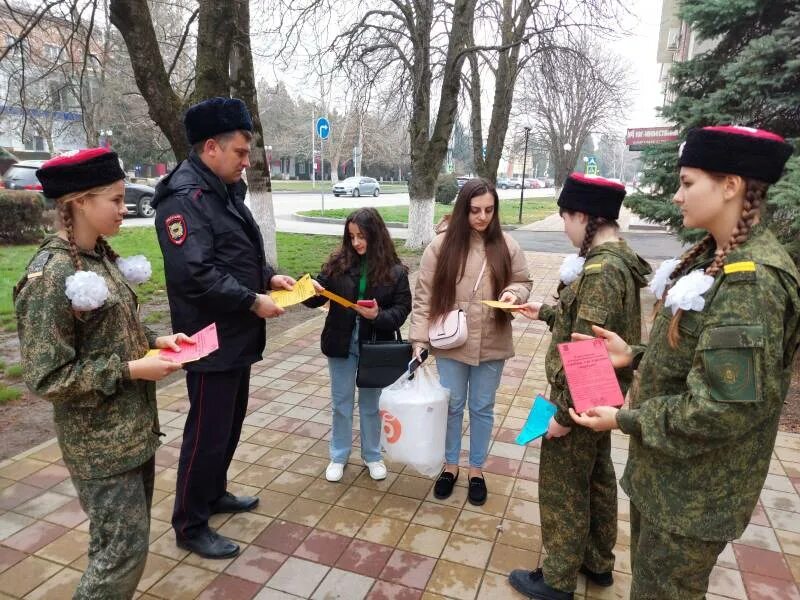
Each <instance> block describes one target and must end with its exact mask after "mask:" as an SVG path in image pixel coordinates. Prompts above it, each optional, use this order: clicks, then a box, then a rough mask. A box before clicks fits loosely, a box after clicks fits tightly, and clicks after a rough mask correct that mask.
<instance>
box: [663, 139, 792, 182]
mask: <svg viewBox="0 0 800 600" xmlns="http://www.w3.org/2000/svg"><path fill="white" fill-rule="evenodd" d="M791 155H792V146H791V145H790V144H788V143H787V142H786V140H784V139H783V138H782V137H781V136H779V135H777V134H775V133H772V132H770V131H766V130H764V129H753V128H751V127H738V126H735V125H721V126H713V127H703V128H702V129H691V130H689V133H688V134H687V135H686V141H685V142H684V143H683V144H681V149H680V156H679V158H678V165H679V166H681V167H695V168H697V169H703V170H704V171H713V172H716V173H729V174H731V175H741V176H742V177H748V178H752V179H758V180H759V181H764V182H766V183H775V182H776V181H778V179H780V177H781V174H782V173H783V166H784V165H785V164H786V161H787V160H789V157H790V156H791Z"/></svg>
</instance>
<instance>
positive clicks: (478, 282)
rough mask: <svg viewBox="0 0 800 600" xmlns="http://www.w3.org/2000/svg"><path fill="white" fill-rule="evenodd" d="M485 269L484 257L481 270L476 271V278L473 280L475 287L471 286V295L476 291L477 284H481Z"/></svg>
mask: <svg viewBox="0 0 800 600" xmlns="http://www.w3.org/2000/svg"><path fill="white" fill-rule="evenodd" d="M485 270H486V258H484V259H483V264H482V265H481V272H480V273H478V279H477V280H476V281H475V287H474V288H472V295H473V296H474V295H475V293H476V292H477V291H478V286H479V285H480V284H481V279H483V272H484V271H485Z"/></svg>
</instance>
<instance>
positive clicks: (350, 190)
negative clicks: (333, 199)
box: [333, 177, 381, 198]
mask: <svg viewBox="0 0 800 600" xmlns="http://www.w3.org/2000/svg"><path fill="white" fill-rule="evenodd" d="M380 193H381V184H380V183H378V181H377V180H376V179H373V178H372V177H348V178H347V179H345V180H343V181H340V182H339V183H337V184H336V185H334V186H333V195H334V196H353V197H356V198H357V197H358V196H368V195H370V194H371V195H373V196H378V195H380Z"/></svg>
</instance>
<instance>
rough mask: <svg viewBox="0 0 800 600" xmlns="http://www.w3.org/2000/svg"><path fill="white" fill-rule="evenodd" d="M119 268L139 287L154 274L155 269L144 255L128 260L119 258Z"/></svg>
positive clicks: (126, 277) (128, 258) (130, 257)
mask: <svg viewBox="0 0 800 600" xmlns="http://www.w3.org/2000/svg"><path fill="white" fill-rule="evenodd" d="M117 267H119V270H120V272H121V273H122V275H123V276H124V277H125V279H127V280H128V281H130V282H131V283H133V284H136V285H139V284H140V283H144V282H145V281H147V280H148V279H150V276H151V275H152V274H153V268H152V267H151V266H150V261H149V260H147V257H146V256H144V255H143V254H137V255H136V256H129V257H127V258H122V257H120V258H118V259H117Z"/></svg>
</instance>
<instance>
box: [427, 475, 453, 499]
mask: <svg viewBox="0 0 800 600" xmlns="http://www.w3.org/2000/svg"><path fill="white" fill-rule="evenodd" d="M456 481H458V471H456V474H455V475H453V474H452V473H450V472H448V471H442V473H441V474H440V475H439V479H437V480H436V485H434V486H433V495H434V497H436V498H438V499H439V500H444V499H445V498H449V497H450V494H452V493H453V488H454V487H455V485H456Z"/></svg>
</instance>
